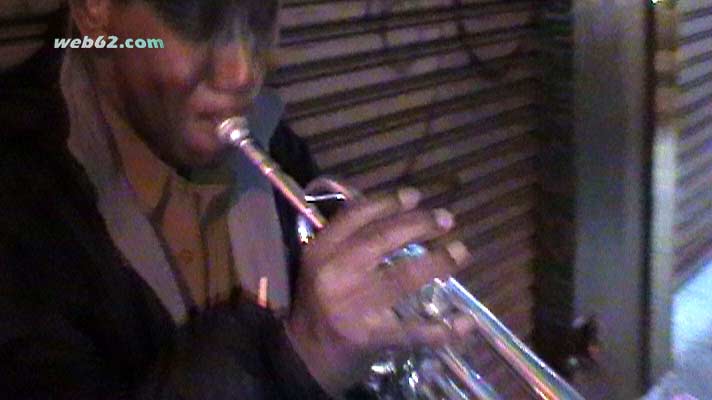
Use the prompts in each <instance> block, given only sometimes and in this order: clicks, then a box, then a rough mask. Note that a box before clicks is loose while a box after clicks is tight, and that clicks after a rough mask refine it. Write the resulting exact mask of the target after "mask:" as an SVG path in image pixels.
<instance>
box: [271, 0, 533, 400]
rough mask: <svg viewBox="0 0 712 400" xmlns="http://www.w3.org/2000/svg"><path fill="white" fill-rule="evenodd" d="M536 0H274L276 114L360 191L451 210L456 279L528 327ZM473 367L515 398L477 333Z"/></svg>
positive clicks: (523, 333) (513, 323)
mask: <svg viewBox="0 0 712 400" xmlns="http://www.w3.org/2000/svg"><path fill="white" fill-rule="evenodd" d="M538 4H539V3H538V2H534V1H531V0H509V1H481V0H480V1H477V0H476V1H472V0H469V1H462V2H460V1H457V0H431V1H365V0H361V1H359V0H351V1H337V0H331V1H328V0H285V1H284V8H283V13H282V17H281V18H282V21H281V23H282V26H283V29H282V32H281V44H280V49H279V51H280V53H279V62H280V68H279V69H278V70H277V71H276V73H275V74H274V75H273V76H272V77H271V79H270V81H271V84H272V85H274V86H276V87H278V88H279V90H280V92H281V94H282V96H283V97H284V99H285V100H286V101H287V102H288V105H287V119H288V121H289V123H290V125H291V126H292V127H293V128H294V130H295V131H296V132H297V133H298V134H299V135H300V136H302V137H303V138H304V139H306V141H307V143H308V145H309V146H310V148H311V150H312V151H313V152H314V154H315V157H316V160H317V162H318V163H319V165H320V166H321V167H322V169H323V170H325V172H327V173H336V174H339V175H340V176H342V177H344V178H346V179H347V181H348V182H350V183H351V184H353V185H355V186H356V187H357V188H359V189H361V190H363V191H365V192H366V193H377V192H382V191H386V190H392V189H394V188H396V187H398V186H401V185H414V186H416V187H418V188H419V189H420V190H422V191H423V192H424V194H425V195H426V201H425V204H426V205H427V206H433V207H434V206H437V207H441V206H444V207H447V208H449V209H450V210H452V211H453V212H455V213H456V216H457V221H458V228H457V229H456V231H455V232H454V233H453V234H452V235H449V239H454V238H459V239H461V240H463V241H464V242H465V243H466V244H467V245H468V247H469V248H470V249H471V251H472V252H473V255H474V260H473V262H472V264H471V265H470V267H469V268H468V269H467V270H466V271H465V272H464V273H463V274H462V276H461V277H460V278H462V280H463V281H464V282H465V283H466V284H469V286H470V287H471V288H472V290H473V292H474V294H475V295H476V296H478V297H479V298H481V299H482V300H483V301H484V303H485V304H487V305H488V306H489V307H490V308H491V309H492V311H493V312H494V313H495V314H497V315H498V316H499V317H501V319H502V320H503V321H504V322H505V324H507V325H508V326H509V327H511V328H512V329H513V330H514V331H515V332H516V333H517V334H518V335H519V336H520V337H522V338H524V339H525V340H528V339H529V338H530V334H531V333H532V330H533V322H532V307H533V298H532V297H533V296H532V293H531V289H530V287H531V285H532V279H533V274H532V264H533V260H534V258H535V256H536V254H537V251H536V245H535V239H534V235H535V233H536V230H537V227H536V223H535V214H534V213H535V208H536V206H537V202H538V199H539V195H538V194H537V193H538V188H537V182H538V175H537V171H536V158H537V156H538V154H539V145H538V143H537V140H536V138H535V135H534V132H535V130H536V129H537V123H538V120H537V114H536V111H537V108H536V104H535V102H536V99H537V91H538V87H539V86H538V85H539V84H540V80H539V79H538V78H539V76H538V65H537V63H536V56H537V52H536V46H535V45H534V42H535V39H536V16H537V12H538ZM475 353H476V355H477V356H476V359H477V360H478V361H477V362H478V363H480V364H481V372H482V373H483V375H485V376H486V377H488V378H490V380H491V381H492V382H494V383H495V384H496V386H497V387H498V389H499V390H500V391H501V393H503V394H505V395H508V396H509V397H510V398H526V397H527V395H526V394H525V393H524V392H523V389H522V387H521V386H520V385H517V384H512V382H513V381H514V379H513V378H512V376H511V373H510V372H509V371H508V370H507V369H506V368H505V366H504V365H503V364H502V363H501V362H499V361H496V362H495V360H494V359H493V357H492V355H491V353H490V352H489V351H488V350H486V349H484V347H483V346H482V345H481V344H478V345H477V346H475Z"/></svg>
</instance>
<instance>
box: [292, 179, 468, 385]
mask: <svg viewBox="0 0 712 400" xmlns="http://www.w3.org/2000/svg"><path fill="white" fill-rule="evenodd" d="M419 200H420V193H419V192H418V191H416V190H414V189H403V190H401V191H399V192H398V193H397V194H393V195H389V196H385V197H383V198H380V199H376V200H360V201H358V202H356V203H355V204H353V205H350V206H349V207H347V208H346V209H344V210H342V211H341V212H340V213H339V214H337V215H336V216H335V218H334V219H333V220H332V221H331V222H330V224H329V225H328V226H327V227H326V228H325V229H324V230H322V231H321V232H320V233H319V234H318V236H317V238H316V240H314V241H313V243H310V244H309V245H308V246H307V247H306V248H305V251H304V258H303V265H302V268H301V272H300V274H301V275H300V276H299V279H298V284H297V292H296V295H295V301H294V307H293V310H292V314H291V315H290V318H289V320H288V321H287V331H288V333H289V335H290V339H291V341H292V343H293V345H294V347H295V348H296V350H297V352H298V353H299V354H300V356H301V357H302V359H303V360H304V362H305V363H306V365H307V366H308V368H309V370H310V372H311V373H312V375H313V376H314V377H315V378H316V379H317V380H318V381H319V383H320V384H321V385H322V386H323V387H324V388H325V389H326V390H327V391H328V392H330V393H331V394H337V393H340V392H341V391H343V390H345V389H346V388H348V387H349V386H351V385H352V384H354V383H356V382H358V381H359V380H361V379H363V378H364V377H365V376H366V374H367V372H368V368H369V367H370V365H371V363H372V362H373V361H375V359H376V358H377V357H378V354H379V352H382V351H383V350H384V349H386V348H392V347H405V346H409V345H413V344H432V345H435V344H439V343H443V342H444V341H445V340H447V339H448V338H450V337H451V336H452V335H453V332H452V331H450V330H448V329H447V328H446V327H445V326H444V325H442V324H438V323H431V324H428V323H415V322H412V323H404V322H403V321H400V320H399V319H398V317H397V316H396V314H395V313H394V311H393V306H394V305H395V304H396V303H397V302H398V301H400V300H401V299H403V298H405V297H406V296H407V295H409V294H412V293H414V292H415V291H417V290H418V289H419V288H420V287H422V286H423V285H425V284H426V283H428V282H430V281H431V280H432V279H433V278H435V277H440V278H446V277H448V276H450V275H452V274H454V273H455V272H457V271H458V270H460V269H461V267H462V266H464V264H465V262H466V261H467V259H468V258H469V253H468V252H467V249H466V248H465V246H464V245H463V244H462V243H461V242H453V243H450V244H449V245H446V246H444V247H442V248H435V249H432V250H431V251H430V252H429V253H427V254H426V255H425V256H423V257H421V258H418V259H415V260H411V261H409V262H403V263H397V264H396V265H393V266H389V267H387V268H384V267H383V266H382V265H381V263H382V261H383V258H384V257H385V256H387V255H388V254H390V253H392V252H393V251H395V250H398V249H400V248H402V247H403V246H405V245H406V244H408V243H412V242H423V241H429V240H432V239H436V238H438V237H440V236H442V235H444V234H445V233H447V232H448V231H449V230H450V229H452V227H453V226H454V218H453V216H452V214H450V213H449V212H447V211H445V210H442V209H438V210H433V211H424V210H420V209H417V208H416V207H417V205H418V202H419ZM468 322H469V321H466V320H465V319H461V320H455V321H454V328H455V331H456V333H461V332H464V331H467V330H468V329H469V327H470V325H469V324H468Z"/></svg>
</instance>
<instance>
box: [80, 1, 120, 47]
mask: <svg viewBox="0 0 712 400" xmlns="http://www.w3.org/2000/svg"><path fill="white" fill-rule="evenodd" d="M69 3H70V5H71V13H72V20H74V23H75V24H76V26H77V28H78V29H79V32H80V33H81V34H82V35H83V36H88V37H90V38H96V37H99V36H102V35H103V36H106V35H107V29H108V26H109V16H110V13H111V3H112V0H71V1H70V2H69Z"/></svg>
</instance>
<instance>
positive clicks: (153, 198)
mask: <svg viewBox="0 0 712 400" xmlns="http://www.w3.org/2000/svg"><path fill="white" fill-rule="evenodd" d="M112 131H113V132H114V136H115V140H116V145H117V148H118V152H119V156H120V158H121V163H122V165H123V169H124V173H125V174H126V177H127V178H128V180H129V183H130V184H131V186H132V188H133V190H134V191H135V193H136V195H137V198H138V200H139V203H140V207H141V209H142V211H143V212H144V214H145V215H146V216H147V218H148V219H149V221H150V222H151V224H152V225H153V227H154V229H155V230H156V233H157V235H158V236H159V238H160V239H161V241H162V242H163V243H162V244H163V247H164V250H166V253H167V256H168V259H169V261H170V263H171V264H172V265H173V267H174V270H175V271H177V272H178V274H179V275H180V276H179V277H178V278H179V282H181V283H182V286H183V287H184V288H186V289H187V291H188V293H189V294H190V297H191V298H192V300H193V302H194V303H195V305H197V306H198V308H200V309H205V308H206V307H209V306H212V305H215V304H217V303H219V302H222V301H225V300H226V299H227V298H228V297H229V296H230V294H231V293H232V291H233V289H234V288H235V286H236V283H237V282H239V280H238V278H237V277H235V276H233V274H234V272H233V271H234V268H233V264H232V263H233V257H232V254H231V245H230V234H229V230H228V224H227V213H228V209H229V207H228V197H229V187H228V185H227V184H225V185H221V184H196V183H192V182H190V181H188V180H187V179H185V178H183V177H181V176H180V175H178V174H177V173H176V171H175V170H174V169H173V168H171V167H170V166H168V165H167V164H165V163H164V162H163V161H162V160H161V159H159V158H158V157H157V156H155V155H154V154H153V152H151V150H150V149H149V148H148V146H147V145H146V144H145V143H144V142H143V141H142V140H141V139H140V138H139V137H138V136H137V135H136V134H135V133H133V131H131V130H130V129H114V130H112Z"/></svg>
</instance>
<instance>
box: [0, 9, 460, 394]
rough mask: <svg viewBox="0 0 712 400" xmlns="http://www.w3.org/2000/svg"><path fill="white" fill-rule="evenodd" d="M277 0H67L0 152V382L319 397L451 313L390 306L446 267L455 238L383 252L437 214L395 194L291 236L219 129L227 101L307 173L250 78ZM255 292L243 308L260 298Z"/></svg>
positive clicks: (274, 101) (434, 340)
mask: <svg viewBox="0 0 712 400" xmlns="http://www.w3.org/2000/svg"><path fill="white" fill-rule="evenodd" d="M278 9H279V4H278V2H277V1H257V0H220V1H218V0H70V11H71V18H72V22H73V26H74V31H75V33H76V34H78V36H77V37H88V38H94V39H96V38H99V37H103V38H108V37H112V36H115V37H117V38H119V41H122V40H123V39H125V38H160V39H161V40H162V41H163V43H164V46H163V48H160V49H127V48H123V49H122V48H116V49H108V48H104V49H98V48H94V49H72V50H69V51H68V52H67V53H66V54H65V59H64V64H63V68H62V76H61V88H62V95H63V98H64V105H63V110H62V112H61V115H62V116H63V118H62V119H61V120H59V121H57V122H56V124H54V125H53V129H52V131H36V132H27V131H23V132H21V133H17V132H16V133H15V134H13V133H12V132H11V133H10V135H9V137H10V140H8V141H7V145H5V146H2V147H3V148H2V149H1V150H0V152H1V153H2V154H1V156H0V185H1V187H2V188H3V190H2V191H0V221H1V223H0V321H1V323H2V328H1V329H0V355H1V357H0V368H1V369H2V375H0V392H2V393H9V394H10V398H18V399H22V398H71V399H77V398H89V399H104V398H152V399H153V398H156V399H163V398H166V399H168V398H170V399H173V398H176V399H177V398H181V399H232V398H250V399H261V398H264V399H267V398H285V399H294V398H319V397H327V396H333V397H339V396H342V395H344V394H346V393H347V392H348V390H349V388H352V387H353V386H354V385H355V384H357V383H358V382H360V381H361V380H362V379H363V378H364V377H365V376H366V375H367V374H368V371H369V367H370V365H371V363H372V362H373V361H374V360H376V359H378V357H379V355H382V353H383V351H384V350H385V349H390V348H397V347H407V346H411V345H414V344H438V343H442V342H443V341H444V340H446V339H448V338H449V337H450V336H451V335H453V331H452V329H454V331H455V332H454V333H455V334H458V333H462V332H465V331H467V330H468V329H469V326H468V322H467V321H464V320H459V319H457V320H455V321H454V322H453V324H452V327H451V328H450V329H448V328H447V327H446V326H444V325H443V324H437V323H432V324H428V323H419V324H415V323H403V322H402V321H400V320H399V318H398V317H397V315H396V314H395V313H394V311H393V306H394V304H396V303H397V302H398V301H399V300H400V299H402V298H403V297H405V296H406V295H407V294H409V293H412V292H413V291H415V290H417V289H418V288H420V287H421V286H422V285H424V284H425V283H427V282H429V281H430V280H431V279H432V278H434V277H445V276H448V275H451V274H453V273H455V272H457V270H459V269H460V268H461V267H462V266H463V264H464V263H465V261H466V258H467V257H468V253H467V250H466V249H465V247H464V246H463V245H462V244H461V243H459V242H454V243H451V244H449V245H447V246H444V247H442V248H434V249H432V251H431V252H429V253H428V254H427V255H426V256H424V257H423V258H420V259H417V260H412V261H410V262H407V263H399V264H396V265H393V266H392V267H390V268H385V269H384V268H380V267H379V265H380V264H381V262H382V260H383V258H384V257H385V256H386V255H387V254H389V253H391V252H393V251H394V250H396V249H399V248H401V247H402V246H404V245H405V244H407V243H411V242H422V241H429V240H432V239H437V238H438V237H440V236H442V235H444V234H445V233H446V232H448V231H449V230H450V229H451V228H452V227H453V224H454V221H453V216H452V215H451V214H450V213H448V212H447V211H445V210H423V209H420V208H418V202H419V197H420V195H419V193H418V192H417V191H416V190H414V189H403V190H400V191H399V192H397V193H393V194H391V195H386V196H383V197H379V198H375V199H368V200H366V199H363V200H359V201H357V202H356V203H355V204H353V205H352V206H349V207H348V208H347V209H344V210H341V211H340V212H339V213H338V214H337V215H336V216H335V217H334V218H333V219H332V221H331V222H330V223H329V225H328V226H327V227H326V228H325V229H323V230H322V231H321V232H320V234H319V235H318V236H317V237H316V239H315V240H314V241H313V243H310V244H309V246H307V247H306V248H305V249H303V251H300V248H299V247H298V244H297V243H296V240H295V235H294V232H293V229H292V228H291V226H292V225H293V222H294V219H295V217H294V214H293V211H291V209H290V208H289V207H288V205H287V203H286V202H285V200H284V199H283V198H282V197H281V196H280V195H279V194H278V193H275V192H274V191H273V190H272V189H271V187H270V186H269V183H268V182H267V181H266V180H265V179H264V178H263V177H262V176H259V175H258V174H257V173H256V172H255V171H254V169H253V168H251V166H250V164H249V163H248V162H246V160H244V159H242V158H240V156H239V155H238V154H236V152H235V151H234V149H232V148H231V147H230V146H228V145H225V144H224V143H223V142H221V141H220V140H218V138H217V136H216V135H215V127H216V125H217V124H219V123H220V122H221V121H222V120H224V119H225V118H228V117H231V116H244V117H245V118H247V119H248V120H249V121H250V125H251V130H252V131H253V135H255V136H256V137H257V140H258V141H259V142H261V143H262V145H263V146H264V147H266V148H269V150H270V151H271V153H272V154H273V156H275V158H277V161H279V162H280V163H281V164H282V165H283V168H284V169H285V171H287V172H288V173H290V174H293V175H294V176H296V177H297V179H298V180H299V181H300V182H301V183H304V182H306V181H307V180H308V179H310V178H312V177H313V174H314V167H313V165H312V163H311V159H310V158H309V156H308V153H307V151H306V149H305V147H304V145H303V144H302V143H301V142H300V141H299V140H298V139H297V138H296V136H295V135H294V134H292V133H291V132H290V131H289V129H288V128H287V127H286V126H285V125H283V124H282V123H280V115H281V105H280V102H279V100H278V98H277V97H276V96H275V95H274V94H273V93H272V92H271V91H270V90H268V89H266V88H263V85H262V83H263V78H264V75H265V72H266V69H267V58H268V54H269V52H270V49H271V47H272V46H273V44H274V38H275V36H276V32H277V27H276V24H277V15H278V11H279V10H278ZM258 304H259V305H262V306H264V307H260V306H259V305H258Z"/></svg>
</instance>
